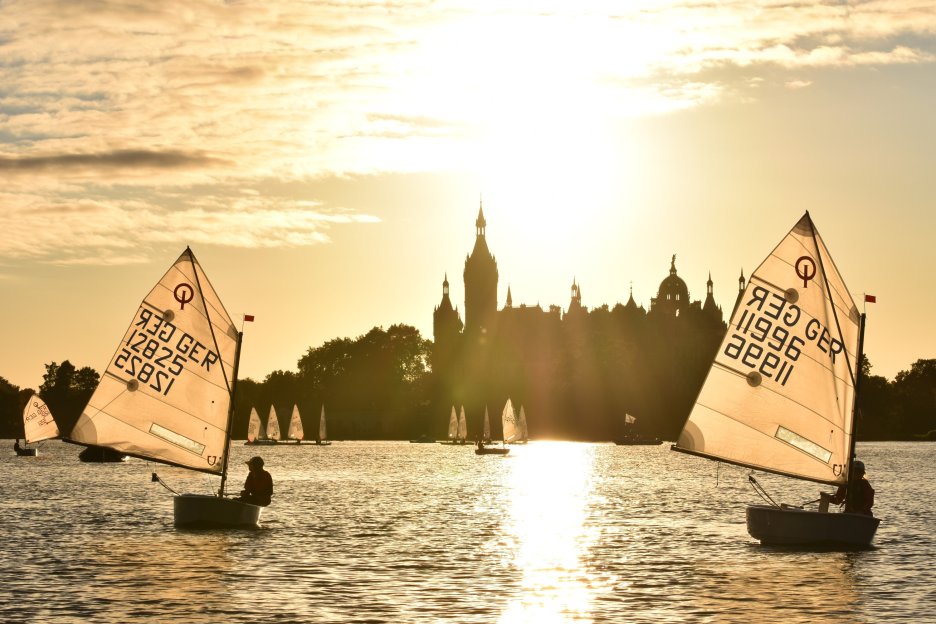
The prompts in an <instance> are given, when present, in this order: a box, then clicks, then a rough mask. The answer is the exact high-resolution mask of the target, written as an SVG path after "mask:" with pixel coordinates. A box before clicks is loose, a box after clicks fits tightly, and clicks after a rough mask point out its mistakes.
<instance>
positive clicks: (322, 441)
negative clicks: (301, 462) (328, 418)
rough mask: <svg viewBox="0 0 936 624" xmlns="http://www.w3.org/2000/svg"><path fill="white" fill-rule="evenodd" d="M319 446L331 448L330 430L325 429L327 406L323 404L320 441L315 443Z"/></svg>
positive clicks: (319, 432) (319, 433)
mask: <svg viewBox="0 0 936 624" xmlns="http://www.w3.org/2000/svg"><path fill="white" fill-rule="evenodd" d="M315 443H316V444H318V445H319V446H329V445H330V444H331V442H329V441H328V430H327V429H326V428H325V404H324V403H323V404H322V413H321V414H320V415H319V431H318V439H317V440H316V441H315Z"/></svg>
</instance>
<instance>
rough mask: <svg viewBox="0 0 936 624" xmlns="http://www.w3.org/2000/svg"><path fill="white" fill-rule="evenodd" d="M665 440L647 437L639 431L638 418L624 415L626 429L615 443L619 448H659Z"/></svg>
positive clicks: (619, 434) (620, 433)
mask: <svg viewBox="0 0 936 624" xmlns="http://www.w3.org/2000/svg"><path fill="white" fill-rule="evenodd" d="M662 442H663V440H661V439H660V438H657V437H653V436H646V435H643V434H641V433H640V431H638V430H637V417H636V416H631V415H630V414H624V427H623V430H621V431H620V432H619V433H618V435H617V437H616V438H615V439H614V443H615V444H617V445H618V446H659V445H660V444H662Z"/></svg>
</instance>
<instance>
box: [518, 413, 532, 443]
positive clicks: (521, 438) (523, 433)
mask: <svg viewBox="0 0 936 624" xmlns="http://www.w3.org/2000/svg"><path fill="white" fill-rule="evenodd" d="M517 428H518V435H517V441H516V442H514V444H526V443H527V442H529V441H530V432H529V430H528V429H527V419H526V412H525V411H524V410H523V406H522V405H521V406H520V416H519V419H518V421H517Z"/></svg>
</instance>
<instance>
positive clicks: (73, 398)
mask: <svg viewBox="0 0 936 624" xmlns="http://www.w3.org/2000/svg"><path fill="white" fill-rule="evenodd" d="M45 368H46V373H45V375H43V376H42V385H41V386H39V396H41V397H42V400H44V401H45V402H46V405H48V406H49V410H50V411H51V412H52V416H53V417H54V418H55V421H56V423H58V427H59V430H60V431H61V432H62V435H63V436H67V435H68V432H69V431H71V429H72V427H73V426H74V424H75V422H76V421H77V420H78V417H79V416H80V415H81V411H82V410H83V409H84V407H85V405H87V403H88V400H89V399H90V398H91V395H92V394H93V393H94V389H95V388H96V387H97V384H98V381H99V380H100V376H99V375H98V374H97V372H96V371H95V370H94V369H93V368H90V367H88V366H85V367H82V368H80V369H76V368H75V366H74V365H73V364H72V363H71V362H69V361H68V360H65V361H64V362H62V363H61V364H57V363H55V362H51V363H49V364H46V365H45Z"/></svg>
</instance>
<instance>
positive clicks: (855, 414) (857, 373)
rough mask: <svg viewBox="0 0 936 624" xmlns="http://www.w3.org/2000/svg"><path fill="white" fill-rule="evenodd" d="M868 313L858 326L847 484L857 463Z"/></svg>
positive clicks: (862, 316)
mask: <svg viewBox="0 0 936 624" xmlns="http://www.w3.org/2000/svg"><path fill="white" fill-rule="evenodd" d="M866 318H867V315H866V314H865V313H864V312H862V313H861V324H860V325H859V327H858V362H857V366H855V404H854V405H853V406H852V426H851V430H852V431H851V434H852V435H851V447H850V448H849V450H848V472H847V473H846V475H845V483H846V486H848V485H851V477H852V466H853V465H854V463H855V442H856V441H857V440H858V412H859V411H860V410H859V409H858V397H860V396H861V377H862V375H861V361H862V360H863V359H864V334H865V319H866Z"/></svg>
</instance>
